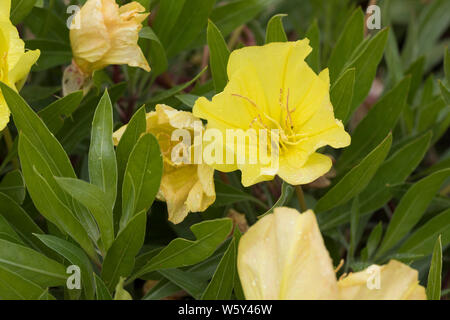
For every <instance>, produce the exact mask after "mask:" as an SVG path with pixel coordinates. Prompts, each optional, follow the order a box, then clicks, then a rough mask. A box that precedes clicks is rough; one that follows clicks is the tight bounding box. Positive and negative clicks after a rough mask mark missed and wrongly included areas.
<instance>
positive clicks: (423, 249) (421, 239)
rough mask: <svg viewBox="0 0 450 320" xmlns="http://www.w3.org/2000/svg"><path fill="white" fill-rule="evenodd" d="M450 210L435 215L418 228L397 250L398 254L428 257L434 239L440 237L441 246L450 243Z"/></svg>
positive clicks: (431, 250)
mask: <svg viewBox="0 0 450 320" xmlns="http://www.w3.org/2000/svg"><path fill="white" fill-rule="evenodd" d="M449 221H450V209H447V210H445V211H444V212H442V213H440V214H438V215H436V216H435V217H433V218H432V219H430V220H429V221H427V222H426V223H425V224H424V225H423V226H421V227H420V228H418V229H417V230H416V231H415V232H414V233H413V234H412V235H411V236H410V237H409V238H408V239H407V240H406V241H405V242H404V243H403V244H402V246H401V247H400V249H398V252H399V253H412V254H421V255H424V256H426V255H429V254H431V253H432V252H433V246H434V244H435V241H436V238H437V237H438V236H441V240H442V246H443V247H445V246H447V245H448V244H449V243H450V224H449V223H448V222H449Z"/></svg>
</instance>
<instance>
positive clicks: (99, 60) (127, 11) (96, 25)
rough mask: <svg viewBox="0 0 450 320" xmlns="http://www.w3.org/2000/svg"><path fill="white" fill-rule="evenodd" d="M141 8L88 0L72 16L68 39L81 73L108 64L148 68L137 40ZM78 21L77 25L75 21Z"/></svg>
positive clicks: (87, 72) (109, 0)
mask: <svg viewBox="0 0 450 320" xmlns="http://www.w3.org/2000/svg"><path fill="white" fill-rule="evenodd" d="M144 12H145V8H144V7H143V6H142V5H141V4H139V3H138V2H131V3H128V4H126V5H124V6H122V7H120V8H119V5H118V4H117V3H116V2H115V0H88V1H87V2H86V4H85V5H84V6H83V7H82V8H81V10H80V12H78V13H77V15H76V16H75V17H74V19H73V21H72V26H71V30H70V43H71V45H72V52H73V57H74V61H75V63H76V65H77V66H78V67H79V68H80V69H81V71H83V72H84V73H85V74H89V75H90V74H92V72H94V71H95V70H100V69H103V68H104V67H106V66H108V65H110V64H127V65H129V66H132V67H139V68H142V69H144V70H146V71H150V67H149V65H148V63H147V60H146V59H145V56H144V54H143V53H142V50H141V48H140V47H139V46H138V44H137V42H138V40H139V31H140V30H141V29H142V21H144V20H145V19H146V18H147V17H148V15H149V14H148V13H144ZM77 24H78V25H77Z"/></svg>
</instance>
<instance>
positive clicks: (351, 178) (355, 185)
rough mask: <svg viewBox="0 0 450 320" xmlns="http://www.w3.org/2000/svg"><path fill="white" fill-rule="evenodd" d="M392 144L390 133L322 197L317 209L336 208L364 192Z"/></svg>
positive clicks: (321, 210)
mask: <svg viewBox="0 0 450 320" xmlns="http://www.w3.org/2000/svg"><path fill="white" fill-rule="evenodd" d="M391 144H392V135H391V134H389V135H388V136H387V137H386V138H385V139H384V141H383V142H381V143H380V145H378V146H377V147H376V148H375V149H373V150H372V152H370V153H369V154H368V155H367V156H366V157H365V158H364V159H363V160H362V161H361V162H360V163H359V164H358V165H357V166H355V167H354V168H353V169H351V170H350V171H349V172H348V173H347V174H346V175H345V176H344V177H343V178H342V179H341V180H340V181H339V182H338V183H337V184H336V185H335V186H334V187H333V188H331V190H329V191H328V192H327V193H326V194H325V195H324V196H323V197H322V198H320V200H319V201H318V202H317V205H316V208H315V211H316V212H317V213H319V212H323V211H327V210H330V209H332V208H335V207H337V206H339V205H341V204H344V203H346V202H347V201H348V200H350V199H352V198H353V197H354V196H356V195H358V194H359V193H360V192H362V191H363V190H364V188H365V187H366V186H367V184H368V183H369V182H370V180H371V179H372V177H373V176H374V175H375V173H376V172H377V170H378V168H379V166H380V165H381V163H382V162H383V161H384V159H385V158H386V156H387V154H388V152H389V149H390V147H391Z"/></svg>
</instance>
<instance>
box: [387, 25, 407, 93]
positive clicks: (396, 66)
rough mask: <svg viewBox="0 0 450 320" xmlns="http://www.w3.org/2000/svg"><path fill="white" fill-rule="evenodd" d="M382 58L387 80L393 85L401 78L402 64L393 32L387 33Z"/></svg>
mask: <svg viewBox="0 0 450 320" xmlns="http://www.w3.org/2000/svg"><path fill="white" fill-rule="evenodd" d="M384 58H385V60H386V64H387V67H388V70H389V80H390V81H391V83H392V84H393V85H395V84H397V83H398V82H399V81H400V80H401V78H402V77H403V62H402V59H401V58H400V54H399V49H398V42H397V39H396V37H395V32H394V31H392V32H389V36H388V41H387V44H386V51H385V53H384Z"/></svg>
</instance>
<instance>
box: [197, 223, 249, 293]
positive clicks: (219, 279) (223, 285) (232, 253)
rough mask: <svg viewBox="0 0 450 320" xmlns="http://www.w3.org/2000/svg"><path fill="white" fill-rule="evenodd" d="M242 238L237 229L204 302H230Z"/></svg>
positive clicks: (209, 286) (206, 291) (236, 274)
mask: <svg viewBox="0 0 450 320" xmlns="http://www.w3.org/2000/svg"><path fill="white" fill-rule="evenodd" d="M240 238H241V234H240V231H239V230H238V229H237V228H235V229H234V235H233V238H232V239H231V242H230V244H229V246H228V249H227V251H225V254H224V255H223V257H222V260H220V263H219V266H218V267H217V270H216V272H215V273H214V276H213V278H212V280H211V282H210V283H209V285H208V287H207V288H206V290H205V292H204V293H203V296H202V299H203V300H228V299H230V297H231V293H232V291H233V286H234V283H235V278H237V277H239V275H238V273H237V262H236V261H237V249H238V245H239V240H240Z"/></svg>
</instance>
